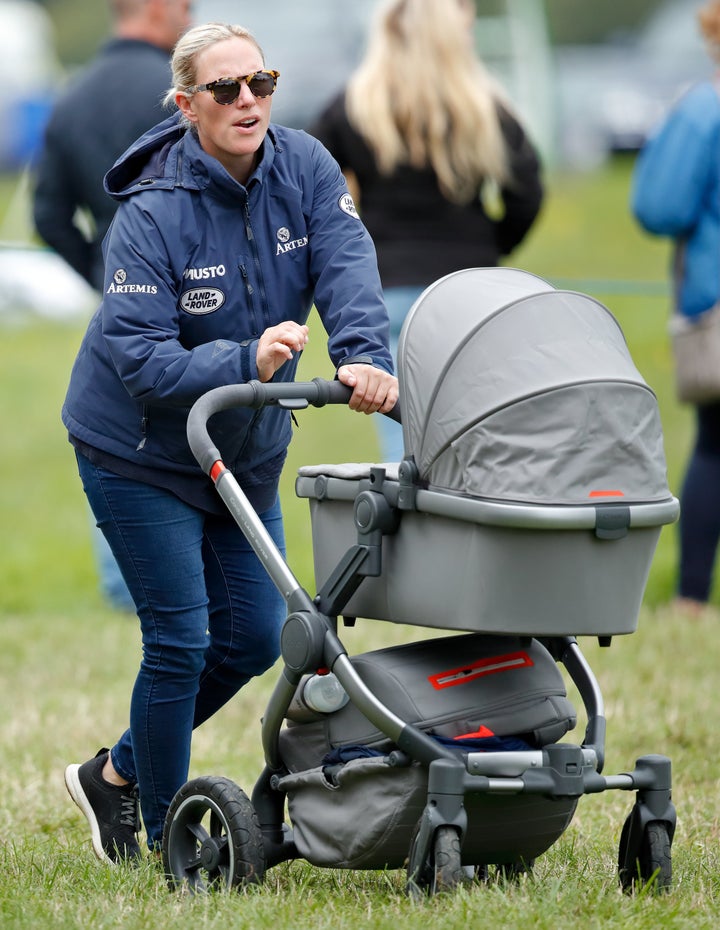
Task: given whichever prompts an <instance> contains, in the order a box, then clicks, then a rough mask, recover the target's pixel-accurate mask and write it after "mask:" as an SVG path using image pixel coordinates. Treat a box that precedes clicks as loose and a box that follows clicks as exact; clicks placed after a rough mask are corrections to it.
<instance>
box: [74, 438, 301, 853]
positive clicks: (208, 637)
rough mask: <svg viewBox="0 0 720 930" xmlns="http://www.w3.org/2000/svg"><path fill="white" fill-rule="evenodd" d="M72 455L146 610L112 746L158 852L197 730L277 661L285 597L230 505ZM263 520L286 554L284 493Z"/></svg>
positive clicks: (100, 521) (137, 598)
mask: <svg viewBox="0 0 720 930" xmlns="http://www.w3.org/2000/svg"><path fill="white" fill-rule="evenodd" d="M77 459H78V470H79V473H80V477H81V479H82V483H83V487H84V489H85V493H86V495H87V498H88V500H89V502H90V506H91V508H92V510H93V512H94V514H95V518H96V520H97V522H98V525H99V527H100V528H101V529H102V531H103V533H104V534H105V537H106V539H107V541H108V543H109V544H110V548H111V550H112V552H113V554H114V556H115V558H116V560H117V563H118V565H119V566H120V570H121V571H122V574H123V577H124V579H125V582H126V583H127V586H128V589H129V590H130V593H131V594H132V597H133V600H134V602H135V607H136V610H137V615H138V617H139V618H140V630H141V634H142V660H141V663H140V670H139V672H138V675H137V678H136V680H135V686H134V688H133V692H132V698H131V702H130V727H129V729H128V730H127V731H126V732H125V733H124V734H123V735H122V736H121V737H120V739H119V740H118V742H117V743H116V744H115V745H114V746H113V747H112V749H111V751H110V755H111V759H112V764H113V766H114V767H115V770H116V771H117V772H118V774H119V775H121V776H122V777H123V778H125V779H127V780H128V781H129V782H132V783H137V785H138V787H139V792H140V809H141V812H142V818H143V822H144V824H145V830H146V832H147V838H148V846H149V847H150V849H155V848H159V846H160V843H161V840H162V831H163V824H164V821H165V815H166V813H167V810H168V807H169V806H170V802H171V801H172V799H173V797H174V795H175V793H176V791H177V790H178V789H179V788H180V787H181V786H182V785H183V784H184V783H185V782H186V781H187V777H188V770H189V764H190V744H191V735H192V731H193V729H194V728H195V727H197V726H199V725H200V724H201V723H203V721H205V720H207V719H208V718H209V717H212V715H213V714H214V713H215V712H216V711H217V710H218V709H219V708H220V707H222V706H223V705H224V704H225V703H227V701H229V700H230V698H232V697H233V696H234V695H235V694H236V693H237V692H238V691H239V689H240V688H241V687H242V686H243V685H244V684H245V683H246V682H248V681H249V680H250V679H251V678H252V677H254V676H256V675H260V674H262V672H264V671H266V670H267V669H268V668H270V666H271V665H272V664H273V663H274V662H275V660H276V659H277V657H278V655H279V654H280V629H281V627H282V624H283V621H284V618H285V614H286V610H285V603H284V601H283V598H282V597H281V595H280V594H279V593H278V591H277V589H276V588H275V585H274V584H273V583H272V581H271V580H270V578H269V576H268V575H267V573H266V571H265V569H264V568H263V566H262V564H261V563H260V561H259V559H258V558H257V556H256V555H255V553H254V552H253V550H252V549H251V547H250V545H249V544H248V542H247V540H246V539H245V536H244V534H243V532H242V530H241V529H240V528H239V527H238V526H237V524H236V523H235V521H234V519H233V518H232V517H231V516H230V514H229V513H228V514H227V516H213V515H212V514H208V513H205V512H204V511H202V510H198V509H197V508H195V507H192V506H190V505H189V504H186V503H184V502H183V501H181V500H180V499H179V498H178V497H176V496H175V495H174V494H172V493H170V492H169V491H165V490H163V489H161V488H155V487H152V486H151V485H147V484H144V483H142V482H139V481H134V480H132V479H129V478H123V477H121V476H119V475H116V474H114V473H113V472H110V471H107V470H106V469H104V468H98V467H96V466H95V465H93V464H92V463H91V462H89V461H88V459H86V458H85V457H84V456H82V455H78V456H77ZM261 519H262V522H263V523H264V525H265V526H266V528H267V530H268V532H269V533H270V535H271V536H272V538H273V540H274V541H275V543H276V545H277V546H278V548H279V549H280V551H281V552H282V553H283V554H284V553H285V542H284V535H283V526H282V513H281V511H280V503H279V500H276V501H275V504H274V505H273V507H271V508H270V510H268V511H267V512H266V513H264V514H262V515H261Z"/></svg>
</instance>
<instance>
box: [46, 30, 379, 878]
mask: <svg viewBox="0 0 720 930" xmlns="http://www.w3.org/2000/svg"><path fill="white" fill-rule="evenodd" d="M280 67H282V63H280ZM172 75H173V87H172V89H171V90H170V92H169V93H168V99H170V100H172V101H173V102H174V103H175V104H176V105H177V107H178V108H179V111H180V113H179V118H178V117H177V116H173V117H171V118H170V119H168V120H166V121H165V122H164V123H160V124H159V125H158V126H156V127H154V128H153V129H151V130H149V131H148V132H147V133H145V135H144V136H142V137H141V138H140V139H139V140H138V141H137V142H136V143H134V144H133V145H132V146H131V148H130V149H129V150H128V151H127V152H126V153H125V154H124V155H123V156H121V157H120V158H119V159H118V161H117V162H116V163H115V166H114V167H113V168H112V169H111V171H110V172H109V173H108V174H107V176H106V179H105V188H106V190H107V191H108V192H109V193H111V194H112V195H113V196H114V197H115V198H116V199H117V200H118V201H119V206H118V209H117V212H116V214H115V218H114V220H113V224H112V226H111V227H110V231H109V233H108V236H107V239H106V241H105V258H106V269H107V270H106V274H105V283H104V285H103V296H102V302H101V304H100V307H99V309H98V311H97V313H96V314H95V316H94V317H93V319H92V320H91V321H90V324H89V326H88V329H87V332H86V334H85V337H84V339H83V341H82V345H81V346H80V350H79V352H78V355H77V358H76V360H75V364H74V366H73V371H72V374H71V376H70V384H69V387H68V391H67V395H66V398H65V403H64V405H63V411H62V417H63V422H64V424H65V426H66V428H67V430H68V437H69V439H70V442H71V443H72V445H73V446H74V448H75V455H76V458H77V466H78V472H79V474H80V478H81V480H82V483H83V487H84V490H85V493H86V495H87V497H88V500H89V502H90V505H91V507H92V510H93V513H94V514H95V517H96V520H97V523H98V525H99V526H100V527H101V528H102V531H103V533H104V534H105V536H106V538H107V540H108V542H109V544H110V548H111V549H112V551H113V554H114V556H115V558H116V560H117V563H118V565H119V566H120V569H121V571H122V574H123V577H124V579H125V582H126V583H127V586H128V589H129V591H130V593H131V594H132V597H133V601H134V603H135V607H136V611H137V615H138V619H139V626H140V633H141V637H142V658H141V662H140V668H139V670H138V674H137V678H136V680H135V685H134V688H133V691H132V695H131V698H130V702H129V705H130V707H129V724H130V726H129V729H128V730H126V731H125V732H124V733H123V734H122V735H121V736H120V737H119V739H117V741H115V742H114V743H111V744H110V748H109V749H108V748H102V749H101V750H100V751H99V752H98V753H97V755H96V756H95V757H94V758H91V759H88V760H87V761H86V762H83V763H82V764H78V763H73V764H71V765H69V766H68V767H67V769H66V771H65V782H66V785H67V788H68V791H69V792H70V795H71V797H72V799H73V800H74V801H75V803H76V804H77V805H78V807H80V809H81V811H82V812H83V814H84V815H85V816H86V817H87V820H88V823H89V825H90V830H91V835H92V844H93V850H94V852H95V855H96V856H97V857H98V858H99V859H101V860H102V861H104V862H108V863H112V864H115V863H119V862H127V861H135V860H137V859H138V857H139V856H140V855H141V849H140V844H139V842H138V828H139V819H138V799H139V804H140V809H141V811H142V821H143V823H144V826H145V832H146V839H147V846H148V848H149V849H150V850H152V851H157V850H159V849H160V846H161V841H162V832H163V824H164V820H165V815H166V813H167V810H168V807H169V805H170V802H171V801H172V799H173V796H174V795H175V792H176V791H177V790H178V788H180V787H181V785H182V784H183V783H184V782H185V781H186V780H187V776H188V766H189V763H190V748H191V738H192V731H193V729H194V728H195V727H198V726H200V725H201V724H202V723H203V722H204V721H206V720H208V719H209V718H210V717H212V716H213V715H214V714H215V712H216V711H217V710H218V709H219V708H220V707H222V706H223V705H224V704H225V703H227V701H229V700H230V699H231V698H232V697H234V696H235V694H236V693H237V692H238V691H239V690H240V688H241V687H242V686H243V685H244V684H246V683H247V682H248V681H249V680H250V679H251V678H253V677H255V676H257V675H260V674H262V673H263V672H264V671H265V670H266V669H268V668H270V666H271V665H272V664H273V663H274V662H275V660H276V658H277V657H278V655H279V653H280V628H281V626H282V623H283V620H284V618H285V614H286V611H285V604H284V602H283V599H282V598H281V597H280V595H279V593H278V591H277V590H276V588H275V585H274V584H273V583H272V581H271V580H270V578H269V576H268V574H267V572H266V571H265V569H264V568H263V566H262V564H261V563H260V561H259V559H258V558H257V556H256V555H255V553H254V551H253V550H252V548H251V546H250V545H249V543H248V541H247V540H246V538H245V536H244V534H243V532H242V530H241V529H240V528H239V526H238V525H237V523H236V522H235V520H234V519H233V517H232V516H231V514H230V513H229V511H228V510H227V508H225V507H224V506H223V505H222V502H221V501H219V500H218V495H217V493H216V492H215V490H214V488H213V486H212V482H210V481H209V480H208V478H207V476H206V475H205V474H204V472H203V470H202V469H201V468H200V466H199V465H198V464H197V462H196V461H195V459H194V457H193V455H192V453H191V451H190V447H189V445H188V441H187V435H186V426H187V417H188V412H189V409H190V407H191V405H192V404H193V403H194V402H195V401H196V400H197V398H198V397H200V396H201V395H203V394H204V393H206V392H207V391H209V390H211V389H212V388H215V387H219V386H221V385H225V384H239V383H242V382H247V381H251V380H259V381H263V382H264V381H269V380H271V379H272V380H274V381H276V382H277V381H292V380H293V378H294V376H295V371H296V368H297V364H298V359H299V356H300V354H301V352H302V351H303V349H304V347H305V344H306V342H307V339H308V327H307V325H306V323H307V318H308V315H309V313H310V309H311V307H312V305H313V304H314V305H315V306H316V307H317V309H318V312H319V314H320V317H321V319H322V320H323V323H324V325H325V328H326V331H327V334H328V352H329V355H330V357H331V358H332V360H333V362H334V364H335V366H336V368H337V377H338V379H339V380H340V381H342V382H343V383H344V384H346V385H347V386H348V387H351V388H352V389H353V390H352V395H351V397H350V400H349V406H350V407H351V408H352V409H353V410H356V411H358V412H362V413H373V412H375V411H382V412H385V411H387V410H390V409H392V407H393V406H394V405H395V402H396V400H397V381H396V379H395V377H394V376H393V375H392V374H391V369H392V361H391V358H390V353H389V351H388V349H387V344H386V334H387V316H386V313H385V307H384V306H383V301H382V292H381V287H380V280H379V276H378V271H377V264H376V261H375V252H374V250H373V246H372V242H371V240H370V237H369V235H368V234H367V231H366V230H365V228H364V227H363V224H362V223H361V221H360V220H359V218H358V215H357V211H356V210H355V208H354V207H353V205H352V203H351V201H350V197H349V194H348V190H347V186H346V184H345V179H344V178H343V176H342V174H341V172H340V169H339V168H338V166H337V163H336V162H334V161H333V160H332V158H330V156H329V155H328V153H327V152H326V151H325V150H324V149H323V147H322V146H321V145H320V144H319V143H318V142H317V141H316V140H314V139H312V138H310V136H308V135H306V134H305V133H302V132H299V131H298V130H294V129H286V128H284V127H283V126H279V125H277V124H275V123H271V121H270V116H271V107H272V95H273V93H274V91H275V87H276V85H277V82H278V78H279V76H280V75H279V72H278V71H276V70H274V69H268V68H267V67H266V64H265V58H264V55H263V52H262V49H261V47H260V45H259V44H258V42H257V40H256V39H255V38H254V37H253V36H252V35H251V34H250V33H249V32H248V31H247V29H244V28H243V27H242V26H233V25H224V24H222V23H208V24H206V25H200V26H195V27H194V28H193V29H190V30H189V31H188V32H186V33H185V35H184V36H183V37H182V38H181V39H180V41H179V42H178V44H177V45H176V46H175V51H174V53H173V57H172ZM216 419H219V422H216V423H215V424H214V426H213V437H214V439H215V441H216V442H217V443H218V446H219V448H220V449H221V450H222V453H223V458H224V459H225V461H226V462H228V467H229V469H230V470H231V471H232V473H233V474H234V475H235V477H236V478H237V481H238V483H239V484H240V485H241V487H242V488H243V489H244V491H245V493H246V494H247V496H248V499H249V500H250V502H251V504H252V505H253V507H254V508H255V510H256V512H257V514H258V518H259V519H260V521H261V522H262V523H263V525H264V526H265V528H266V530H267V531H268V533H269V534H270V535H271V536H272V538H273V540H274V541H275V543H276V545H277V546H278V548H280V549H283V548H284V534H283V524H282V513H281V510H280V501H279V498H278V483H279V478H280V472H281V469H282V467H283V463H284V461H285V456H286V452H287V446H288V443H289V442H290V438H291V425H290V411H288V410H283V409H281V408H274V407H266V408H264V409H263V410H261V411H255V410H246V409H239V410H229V411H225V412H224V413H222V414H221V415H220V418H216Z"/></svg>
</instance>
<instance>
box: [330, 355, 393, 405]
mask: <svg viewBox="0 0 720 930" xmlns="http://www.w3.org/2000/svg"><path fill="white" fill-rule="evenodd" d="M338 380H339V381H342V383H343V384H346V385H347V386H348V387H350V388H352V389H353V392H352V396H351V397H350V400H349V401H348V406H349V407H350V409H351V410H357V411H358V413H388V412H389V411H390V410H392V409H393V407H394V406H395V404H396V403H397V399H398V382H397V378H396V377H395V376H394V375H389V374H388V373H387V372H386V371H383V370H382V368H375V366H374V365H364V364H360V363H353V364H351V365H343V366H342V367H341V368H339V369H338Z"/></svg>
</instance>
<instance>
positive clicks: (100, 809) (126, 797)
mask: <svg viewBox="0 0 720 930" xmlns="http://www.w3.org/2000/svg"><path fill="white" fill-rule="evenodd" d="M107 756H108V750H107V749H101V750H100V752H99V753H98V754H97V755H96V756H95V758H94V759H90V760H89V761H88V762H84V763H83V764H82V765H78V764H75V765H68V767H67V768H66V769H65V784H66V785H67V790H68V791H69V792H70V797H71V798H72V799H73V801H74V802H75V803H76V804H77V806H78V807H79V808H80V810H81V811H82V812H83V814H85V816H86V817H87V819H88V822H89V823H90V830H91V833H92V847H93V852H94V853H95V855H96V856H97V857H98V859H100V860H102V861H103V862H110V863H112V864H115V863H116V862H121V861H126V862H130V861H134V860H137V859H138V858H139V857H140V846H139V845H138V841H137V834H138V832H139V830H140V810H139V804H138V793H137V788H136V787H135V786H134V785H121V786H118V785H111V784H110V783H109V782H107V781H105V779H104V778H103V777H102V770H103V766H104V765H105V760H106V759H107Z"/></svg>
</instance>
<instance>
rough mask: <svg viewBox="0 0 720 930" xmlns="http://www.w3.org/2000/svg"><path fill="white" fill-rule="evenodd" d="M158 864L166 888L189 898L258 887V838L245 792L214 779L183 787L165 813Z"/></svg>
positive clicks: (261, 869)
mask: <svg viewBox="0 0 720 930" xmlns="http://www.w3.org/2000/svg"><path fill="white" fill-rule="evenodd" d="M162 859H163V866H164V868H165V875H166V877H167V880H168V883H169V885H170V886H171V888H185V889H187V890H189V891H190V892H191V893H192V894H198V893H203V892H206V891H210V890H213V891H215V890H219V891H230V890H232V889H237V888H243V887H246V886H247V885H256V884H260V883H261V882H262V880H263V878H264V876H265V849H264V846H263V836H262V830H261V828H260V824H259V822H258V819H257V815H256V813H255V810H254V808H253V806H252V803H251V802H250V799H249V798H248V796H247V795H246V794H245V792H244V791H242V789H241V788H239V787H238V786H237V785H236V784H235V783H234V782H232V781H230V779H228V778H222V777H219V776H203V777H201V778H196V779H194V780H192V781H189V782H186V784H184V785H183V786H182V788H180V790H179V791H178V792H177V794H176V795H175V797H174V798H173V801H172V803H171V805H170V808H169V810H168V814H167V817H166V820H165V830H164V832H163V845H162Z"/></svg>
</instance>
